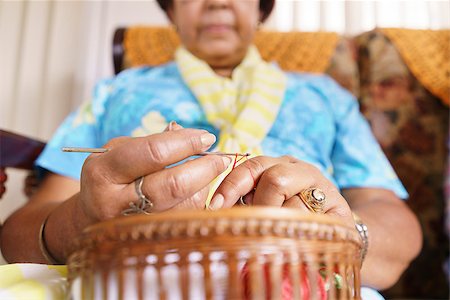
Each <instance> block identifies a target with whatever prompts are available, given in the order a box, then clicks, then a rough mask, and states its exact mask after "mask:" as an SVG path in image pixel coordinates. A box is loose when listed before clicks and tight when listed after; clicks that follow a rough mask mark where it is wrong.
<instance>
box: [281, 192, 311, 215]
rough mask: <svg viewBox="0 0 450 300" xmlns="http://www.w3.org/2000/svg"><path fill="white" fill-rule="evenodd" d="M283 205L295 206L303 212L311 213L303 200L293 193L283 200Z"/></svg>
mask: <svg viewBox="0 0 450 300" xmlns="http://www.w3.org/2000/svg"><path fill="white" fill-rule="evenodd" d="M282 206H283V207H290V208H297V209H300V210H302V211H303V212H305V213H311V211H310V210H309V209H308V208H307V207H306V206H305V204H304V203H303V200H302V199H301V198H300V196H299V195H298V194H295V195H294V196H292V197H291V198H289V199H287V200H286V201H284V203H283V205H282Z"/></svg>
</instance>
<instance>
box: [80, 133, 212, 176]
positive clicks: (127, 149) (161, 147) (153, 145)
mask: <svg viewBox="0 0 450 300" xmlns="http://www.w3.org/2000/svg"><path fill="white" fill-rule="evenodd" d="M215 141H216V137H215V136H214V135H213V134H211V133H209V132H207V131H205V130H198V129H180V130H176V131H169V132H163V133H159V134H154V135H149V136H146V137H141V138H131V139H129V140H128V141H127V142H126V143H121V144H119V145H115V146H114V147H111V150H109V151H108V152H105V153H103V154H100V155H99V154H97V155H91V156H89V157H88V159H87V160H86V162H85V164H84V166H83V169H87V170H86V172H94V173H95V174H100V175H101V176H104V177H106V179H107V180H108V181H110V182H113V183H116V184H123V183H130V182H132V181H134V180H135V179H136V178H138V177H141V176H145V175H147V174H151V173H153V172H155V171H158V170H161V169H163V168H165V167H166V166H169V165H171V164H174V163H176V162H179V161H181V160H183V159H185V158H187V157H190V156H192V155H195V154H198V153H200V152H203V151H205V150H207V149H208V148H209V147H211V145H212V144H213V143H214V142H215ZM94 162H95V163H94Z"/></svg>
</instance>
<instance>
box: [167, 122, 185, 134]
mask: <svg viewBox="0 0 450 300" xmlns="http://www.w3.org/2000/svg"><path fill="white" fill-rule="evenodd" d="M180 129H183V126H181V125H180V124H178V123H177V122H175V121H170V123H169V124H168V125H167V127H166V128H165V129H164V132H166V131H176V130H180Z"/></svg>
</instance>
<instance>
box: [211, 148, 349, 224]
mask: <svg viewBox="0 0 450 300" xmlns="http://www.w3.org/2000/svg"><path fill="white" fill-rule="evenodd" d="M309 188H318V189H320V190H322V191H323V193H324V194H325V203H324V206H323V212H324V213H325V214H327V215H332V216H336V217H339V218H340V219H341V220H342V221H344V222H345V223H346V224H348V225H349V226H354V221H353V217H352V213H351V210H350V207H349V205H348V204H347V201H346V200H345V199H344V197H342V195H341V194H340V193H339V190H338V189H337V188H336V186H334V184H333V183H331V182H330V181H329V180H328V179H327V178H325V177H324V176H323V175H322V173H321V172H320V170H319V169H317V168H316V167H314V166H313V165H311V164H309V163H306V162H304V161H301V160H298V159H296V158H294V157H292V156H282V157H278V158H274V157H268V156H258V157H255V158H252V159H249V160H247V161H245V162H244V163H242V164H240V165H239V166H237V167H236V168H235V169H234V170H232V171H231V173H230V174H228V176H227V177H226V178H225V179H224V180H223V182H222V183H221V184H220V186H219V188H218V189H217V191H216V193H215V195H214V197H213V199H212V203H213V202H215V201H219V202H222V200H223V207H231V206H233V205H234V204H235V203H236V202H238V200H239V198H240V197H241V196H244V201H245V203H247V204H249V205H269V206H278V207H295V208H298V209H301V210H303V211H305V212H311V211H310V210H309V209H308V208H307V207H306V206H305V204H304V203H303V201H302V200H301V198H300V196H299V193H301V192H302V191H304V190H306V189H309ZM222 197H223V199H221V198H222Z"/></svg>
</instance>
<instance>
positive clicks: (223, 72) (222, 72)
mask: <svg viewBox="0 0 450 300" xmlns="http://www.w3.org/2000/svg"><path fill="white" fill-rule="evenodd" d="M211 68H212V70H213V71H214V73H216V74H217V75H219V76H222V77H227V78H231V74H232V73H233V70H234V67H217V68H215V67H212V66H211Z"/></svg>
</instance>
